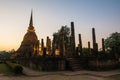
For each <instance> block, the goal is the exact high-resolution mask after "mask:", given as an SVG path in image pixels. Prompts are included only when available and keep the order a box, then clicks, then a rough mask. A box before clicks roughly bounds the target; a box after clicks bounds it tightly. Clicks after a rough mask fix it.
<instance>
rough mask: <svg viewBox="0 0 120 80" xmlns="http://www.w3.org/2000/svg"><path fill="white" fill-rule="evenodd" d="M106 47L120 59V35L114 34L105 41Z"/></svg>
mask: <svg viewBox="0 0 120 80" xmlns="http://www.w3.org/2000/svg"><path fill="white" fill-rule="evenodd" d="M105 47H106V49H107V51H110V52H111V53H112V54H114V56H115V58H117V59H118V58H119V57H120V33H118V32H115V33H112V34H111V35H110V37H108V38H107V39H105Z"/></svg>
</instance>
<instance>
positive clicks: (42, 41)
mask: <svg viewBox="0 0 120 80" xmlns="http://www.w3.org/2000/svg"><path fill="white" fill-rule="evenodd" d="M43 50H44V40H43V39H41V51H42V54H43Z"/></svg>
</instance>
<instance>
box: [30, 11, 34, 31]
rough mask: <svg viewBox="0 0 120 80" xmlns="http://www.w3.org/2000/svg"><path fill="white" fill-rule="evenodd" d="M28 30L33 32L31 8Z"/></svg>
mask: <svg viewBox="0 0 120 80" xmlns="http://www.w3.org/2000/svg"><path fill="white" fill-rule="evenodd" d="M28 31H29V32H34V31H35V30H34V27H33V10H31V16H30V23H29V27H28Z"/></svg>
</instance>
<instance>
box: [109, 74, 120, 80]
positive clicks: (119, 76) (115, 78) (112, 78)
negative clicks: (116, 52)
mask: <svg viewBox="0 0 120 80" xmlns="http://www.w3.org/2000/svg"><path fill="white" fill-rule="evenodd" d="M107 80H120V74H116V75H112V76H109V77H107Z"/></svg>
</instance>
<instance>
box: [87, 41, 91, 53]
mask: <svg viewBox="0 0 120 80" xmlns="http://www.w3.org/2000/svg"><path fill="white" fill-rule="evenodd" d="M88 50H89V54H91V48H90V42H89V41H88Z"/></svg>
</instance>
